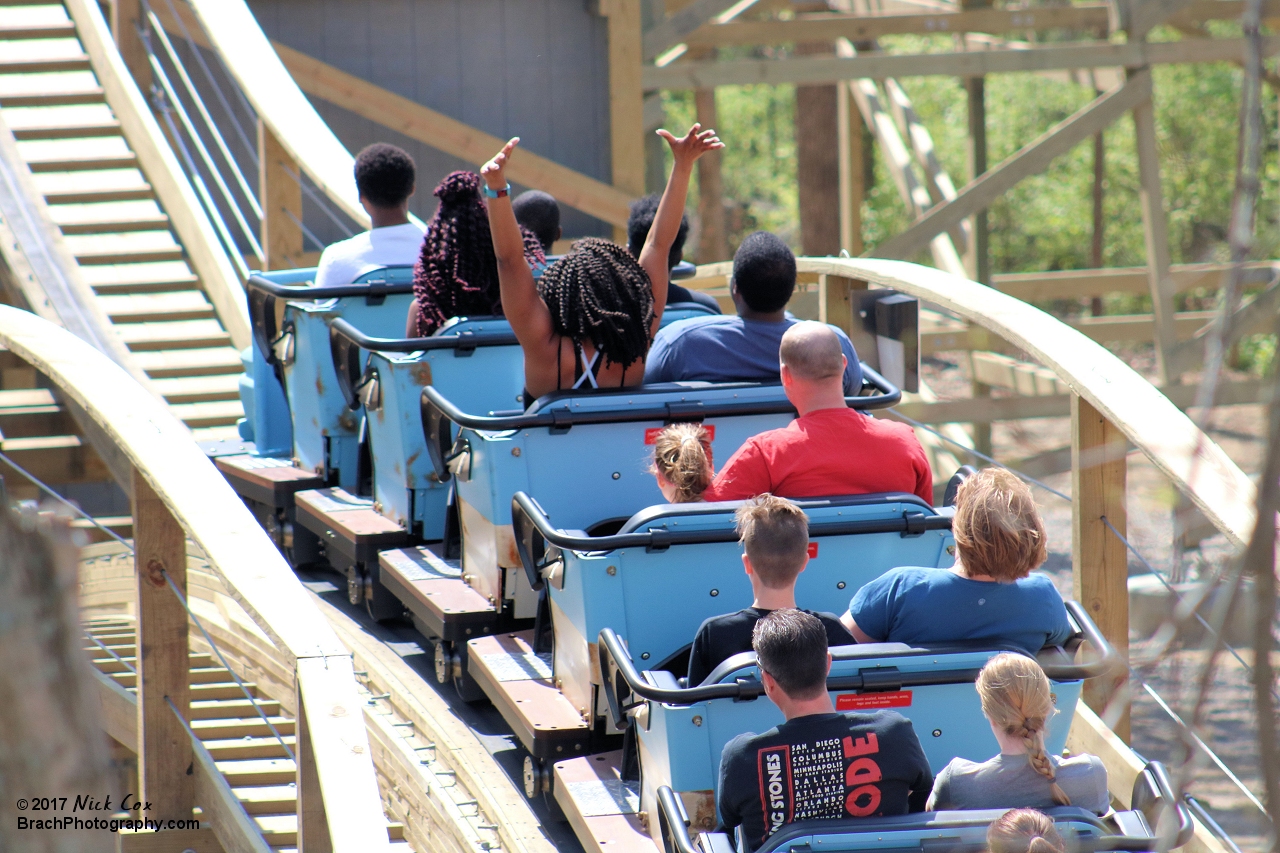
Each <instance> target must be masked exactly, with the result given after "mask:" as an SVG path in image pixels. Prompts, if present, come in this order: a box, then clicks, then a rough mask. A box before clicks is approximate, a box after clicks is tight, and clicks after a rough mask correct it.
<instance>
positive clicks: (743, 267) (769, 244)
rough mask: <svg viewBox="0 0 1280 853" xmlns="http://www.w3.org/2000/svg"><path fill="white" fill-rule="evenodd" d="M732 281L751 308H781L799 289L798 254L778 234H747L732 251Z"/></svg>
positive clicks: (765, 309) (760, 309)
mask: <svg viewBox="0 0 1280 853" xmlns="http://www.w3.org/2000/svg"><path fill="white" fill-rule="evenodd" d="M733 284H734V286H735V287H736V288H737V289H738V295H740V296H741V297H742V301H743V302H745V303H747V307H748V308H750V309H751V310H752V311H759V312H760V313H762V314H764V313H769V312H772V311H778V310H781V309H782V308H785V307H786V305H787V302H789V301H790V299H791V294H792V292H794V291H795V289H796V256H795V255H793V254H792V253H791V249H790V248H789V247H788V246H787V244H786V243H784V242H782V239H781V238H779V237H778V236H777V235H776V234H770V233H769V232H768V231H757V232H756V233H754V234H748V235H747V238H746V239H745V240H743V241H742V245H740V246H738V251H737V252H735V253H734V255H733Z"/></svg>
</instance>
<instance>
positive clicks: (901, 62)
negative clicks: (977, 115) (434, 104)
mask: <svg viewBox="0 0 1280 853" xmlns="http://www.w3.org/2000/svg"><path fill="white" fill-rule="evenodd" d="M1244 50H1245V41H1244V39H1238V38H1213V39H1183V40H1181V41H1170V42H1128V43H1124V44H1111V43H1084V44H1081V43H1078V42H1077V43H1070V42H1068V43H1065V44H1056V45H1045V46H1032V47H1028V48H1027V49H1026V50H985V51H968V52H959V53H916V54H879V53H877V54H866V55H860V56H852V57H848V58H845V57H834V58H828V57H803V58H795V59H737V60H732V61H721V62H679V63H672V64H670V65H667V66H665V67H662V68H658V67H656V66H650V67H646V68H645V69H644V78H643V82H644V87H645V88H646V89H693V88H696V87H698V86H743V85H751V84H754V83H767V84H781V83H795V84H801V83H830V82H832V81H836V80H856V79H858V78H862V77H869V78H873V79H883V78H886V77H899V78H902V77H928V76H936V75H942V76H947V77H974V76H978V75H982V74H1011V73H1018V72H1027V71H1051V70H1071V69H1076V68H1111V67H1116V66H1121V67H1125V68H1142V67H1144V66H1147V65H1166V64H1178V63H1187V64H1190V63H1197V62H1236V61H1241V60H1243V58H1244ZM1277 53H1280V36H1274V35H1273V36H1264V37H1263V38H1262V56H1263V57H1264V58H1266V57H1270V56H1275V55H1276V54H1277Z"/></svg>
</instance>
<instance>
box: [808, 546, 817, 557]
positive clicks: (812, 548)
mask: <svg viewBox="0 0 1280 853" xmlns="http://www.w3.org/2000/svg"><path fill="white" fill-rule="evenodd" d="M816 556H818V543H817V542H810V543H809V559H810V560H812V559H813V558H814V557H816Z"/></svg>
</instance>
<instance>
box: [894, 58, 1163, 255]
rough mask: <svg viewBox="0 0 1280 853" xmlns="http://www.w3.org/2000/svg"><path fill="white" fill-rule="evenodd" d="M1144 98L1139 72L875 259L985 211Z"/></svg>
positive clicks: (909, 249) (1146, 90) (1147, 88)
mask: <svg viewBox="0 0 1280 853" xmlns="http://www.w3.org/2000/svg"><path fill="white" fill-rule="evenodd" d="M1150 99H1151V72H1150V71H1140V72H1138V73H1137V74H1135V75H1133V76H1132V77H1131V78H1130V79H1129V80H1127V81H1125V83H1124V85H1123V86H1121V87H1120V88H1118V89H1113V90H1112V91H1110V92H1108V93H1107V94H1105V95H1103V96H1102V97H1100V98H1098V99H1097V100H1095V101H1092V102H1091V103H1089V104H1088V105H1087V106H1085V107H1084V108H1083V109H1081V110H1079V111H1078V112H1076V113H1075V115H1072V116H1071V117H1069V118H1067V119H1066V120H1065V121H1062V122H1059V123H1058V124H1056V125H1054V126H1053V127H1052V128H1050V129H1049V130H1048V131H1047V132H1046V133H1044V134H1043V135H1042V136H1040V138H1038V139H1036V140H1035V141H1033V142H1031V143H1030V144H1028V145H1026V146H1024V147H1023V148H1022V149H1021V150H1020V151H1018V152H1017V153H1015V154H1013V155H1012V156H1010V157H1009V158H1008V159H1007V160H1005V161H1004V162H1003V163H1001V164H1000V165H998V166H996V167H995V168H994V169H991V170H990V171H988V172H986V173H985V174H983V175H981V176H979V177H978V179H977V180H975V181H972V182H971V183H969V184H968V185H967V186H965V187H964V189H962V190H961V191H960V192H959V193H957V195H956V198H955V200H954V201H951V202H948V203H946V204H941V205H938V206H937V207H934V208H933V209H932V210H930V211H929V212H928V213H927V214H925V215H924V216H923V217H921V218H920V219H919V220H918V221H917V222H915V223H914V224H912V225H911V227H909V228H908V229H907V230H906V231H903V232H902V233H901V234H898V235H896V236H894V237H892V238H891V239H889V240H886V241H885V242H883V243H881V244H880V245H878V246H876V247H875V249H874V250H873V252H874V254H875V255H876V257H879V258H909V257H911V256H912V255H914V254H915V253H916V252H918V251H920V250H921V249H922V248H924V247H925V246H926V245H928V242H929V240H931V239H933V238H934V237H935V236H937V235H938V234H940V233H942V232H943V231H945V230H946V229H948V228H952V227H954V226H956V225H957V224H959V223H960V221H961V220H963V219H964V218H965V217H967V216H970V215H972V214H973V213H975V212H977V211H979V210H983V209H985V208H986V207H987V206H989V205H990V204H991V203H992V202H993V201H995V200H996V199H997V198H999V197H1000V196H1001V195H1003V194H1004V193H1005V192H1007V191H1008V190H1009V189H1010V188H1011V187H1013V186H1014V185H1015V184H1017V183H1018V182H1019V181H1021V180H1023V179H1024V178H1027V177H1030V176H1031V175H1035V174H1038V173H1039V172H1042V171H1044V170H1045V169H1046V168H1047V167H1048V165H1049V164H1050V163H1051V162H1052V161H1053V160H1054V159H1055V158H1056V157H1059V156H1060V155H1062V154H1065V153H1067V152H1068V151H1070V150H1071V149H1072V148H1073V147H1075V145H1076V144H1077V143H1079V142H1082V141H1083V140H1085V139H1088V138H1089V137H1091V136H1093V135H1094V134H1095V133H1097V132H1098V131H1100V130H1102V129H1103V128H1105V127H1107V126H1108V125H1110V124H1111V123H1112V122H1113V121H1115V120H1116V119H1117V118H1119V117H1120V116H1122V115H1124V114H1125V113H1127V112H1128V111H1129V110H1132V109H1133V108H1134V107H1136V106H1138V105H1139V104H1141V103H1144V102H1147V101H1149V100H1150Z"/></svg>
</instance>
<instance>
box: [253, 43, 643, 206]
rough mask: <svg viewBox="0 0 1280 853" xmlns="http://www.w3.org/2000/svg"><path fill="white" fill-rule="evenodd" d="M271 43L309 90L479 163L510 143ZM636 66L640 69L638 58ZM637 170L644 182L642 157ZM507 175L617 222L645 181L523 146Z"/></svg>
mask: <svg viewBox="0 0 1280 853" xmlns="http://www.w3.org/2000/svg"><path fill="white" fill-rule="evenodd" d="M611 43H612V42H611ZM272 47H274V48H275V51H276V53H277V54H278V55H279V57H280V61H281V62H282V63H283V64H284V67H285V68H286V69H288V72H289V74H290V75H291V76H292V77H293V80H294V81H295V82H296V83H297V85H298V87H299V88H300V89H302V90H303V91H304V92H306V93H307V94H309V95H313V96H315V97H317V98H321V99H323V100H326V101H328V102H329V103H331V104H335V105H337V106H339V107H342V108H343V109H345V110H349V111H351V112H353V113H355V114H356V115H358V116H362V117H363V118H367V119H369V120H370V121H374V122H377V123H378V124H380V125H382V126H383V127H386V128H388V129H390V130H394V131H396V132H397V133H403V134H404V135H405V136H408V137H409V138H410V139H416V140H418V141H419V142H423V143H426V144H427V145H430V146H431V147H433V148H436V149H438V150H440V151H443V152H445V153H446V154H451V155H453V156H454V157H457V158H459V159H460V160H465V161H466V162H468V163H471V164H472V165H474V166H479V165H481V164H483V163H484V162H486V161H487V160H488V159H489V158H490V157H492V156H493V155H494V154H495V153H497V151H498V149H500V148H501V147H502V144H503V143H504V142H506V140H505V139H499V138H498V137H496V136H493V135H492V134H488V133H484V132H483V131H480V130H477V129H476V128H474V127H471V126H470V125H468V124H464V123H463V122H460V121H458V120H457V119H455V118H451V117H449V116H446V115H444V114H443V113H439V112H436V111H435V110H432V109H430V108H428V107H424V106H423V105H422V104H419V103H416V102H414V101H411V100H409V99H408V98H405V97H402V96H400V95H397V94H395V93H394V92H390V91H388V90H387V89H384V88H382V87H380V86H375V85H374V84H372V83H369V82H368V81H366V80H362V79H360V78H359V77H356V76H355V75H353V74H348V73H346V72H345V71H341V70H339V69H337V68H335V67H333V66H332V65H328V64H327V63H324V62H321V61H320V60H318V59H315V58H313V57H310V56H307V55H306V54H305V53H301V52H299V51H296V50H294V49H293V48H290V47H287V46H286V45H283V44H279V43H276V42H273V43H272ZM636 68H637V69H638V68H639V60H638V59H637V60H636ZM637 73H638V70H637ZM636 109H637V110H638V113H637V118H636V119H635V120H636V121H640V122H642V121H643V119H642V118H641V116H643V112H644V106H643V102H639V103H638V105H637V106H636ZM638 139H639V136H637V140H638ZM637 172H638V174H639V176H640V178H639V179H640V180H641V181H643V162H641V163H640V164H639V168H638V170H637ZM507 175H508V177H510V178H511V180H513V181H515V182H516V183H520V184H524V185H526V186H529V187H533V188H534V189H539V190H543V191H545V192H549V193H551V194H552V195H554V196H555V197H556V199H557V200H558V201H559V202H560V203H561V204H567V205H569V206H570V207H574V208H577V209H578V210H581V211H583V212H584V213H588V214H590V215H592V216H595V217H597V218H599V219H603V220H604V221H605V222H608V223H610V224H612V225H626V224H627V213H628V209H627V205H628V204H629V203H630V201H631V199H632V198H634V197H635V196H636V195H641V194H642V193H643V184H641V185H640V186H639V187H638V188H635V189H633V190H619V189H617V188H615V187H612V186H610V185H609V184H607V183H604V182H603V181H598V180H596V179H595V178H591V177H588V176H587V175H584V174H582V173H581V172H576V171H574V170H573V169H570V168H568V167H567V166H562V165H560V164H559V163H556V162H555V161H553V160H550V159H548V158H546V157H541V156H539V155H537V154H534V153H533V152H532V151H529V150H527V149H523V148H522V149H520V153H519V154H517V155H516V156H515V157H513V158H511V165H510V166H508V167H507Z"/></svg>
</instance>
